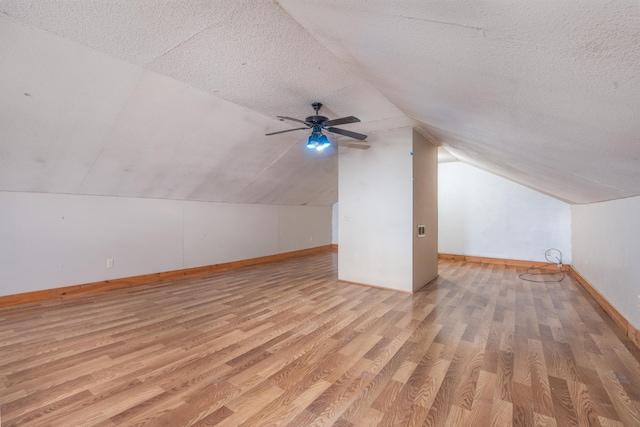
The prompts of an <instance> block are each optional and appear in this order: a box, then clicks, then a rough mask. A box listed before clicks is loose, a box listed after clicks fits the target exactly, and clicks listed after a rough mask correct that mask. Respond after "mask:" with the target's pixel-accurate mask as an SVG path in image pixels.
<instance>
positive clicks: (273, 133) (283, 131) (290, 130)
mask: <svg viewBox="0 0 640 427" xmlns="http://www.w3.org/2000/svg"><path fill="white" fill-rule="evenodd" d="M307 129H309V128H295V129H287V130H281V131H278V132H271V133H265V136H270V135H277V134H279V133H285V132H293V131H294V130H307Z"/></svg>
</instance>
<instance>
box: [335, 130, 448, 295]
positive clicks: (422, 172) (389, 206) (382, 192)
mask: <svg viewBox="0 0 640 427" xmlns="http://www.w3.org/2000/svg"><path fill="white" fill-rule="evenodd" d="M416 135H417V136H416ZM368 141H369V142H370V143H371V148H369V149H368V150H357V149H351V150H348V151H346V152H345V153H344V154H341V155H340V160H339V203H340V210H339V242H340V250H339V251H338V260H339V262H338V277H339V278H340V279H341V280H346V281H350V282H356V283H363V284H367V285H373V286H381V287H385V288H392V289H397V290H402V291H407V292H411V291H413V290H415V289H417V288H418V287H420V286H422V285H424V284H425V283H426V282H428V281H429V280H430V279H432V278H434V277H435V276H436V275H437V250H436V249H435V248H436V247H437V246H436V245H437V230H436V228H437V225H435V224H437V202H436V178H435V177H436V171H437V160H436V154H435V153H436V147H435V146H434V145H432V144H430V143H429V142H427V141H426V140H425V139H424V138H423V137H422V136H421V135H419V134H415V135H414V130H413V129H412V128H411V127H405V128H399V129H392V130H388V131H381V132H377V133H374V134H371V135H369V138H368ZM414 144H415V145H417V147H414ZM416 165H418V166H417V167H416ZM414 172H417V176H416V178H417V184H416V185H415V186H414ZM415 199H417V200H419V202H418V203H415V201H414V200H415ZM414 209H415V211H414ZM414 214H415V216H416V218H415V221H422V220H424V222H425V223H426V224H425V225H429V233H430V234H429V235H428V236H426V237H421V238H420V239H421V240H420V241H421V242H422V241H424V242H425V243H424V244H417V243H416V244H415V247H414V239H415V238H416V234H417V229H416V227H414ZM416 224H417V223H416ZM429 240H432V242H431V244H429ZM431 246H433V248H432V247H431ZM417 266H419V268H418V267H417ZM414 267H415V268H414ZM414 279H415V280H414Z"/></svg>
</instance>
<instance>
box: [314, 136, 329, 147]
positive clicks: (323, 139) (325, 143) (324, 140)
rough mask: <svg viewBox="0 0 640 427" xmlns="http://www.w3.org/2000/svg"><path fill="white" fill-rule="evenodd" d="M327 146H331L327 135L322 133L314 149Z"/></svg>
mask: <svg viewBox="0 0 640 427" xmlns="http://www.w3.org/2000/svg"><path fill="white" fill-rule="evenodd" d="M329 147H331V141H329V138H327V135H324V134H322V135H321V136H320V139H319V141H318V146H317V147H316V150H318V151H322V150H324V149H325V148H329Z"/></svg>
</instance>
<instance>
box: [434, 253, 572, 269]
mask: <svg viewBox="0 0 640 427" xmlns="http://www.w3.org/2000/svg"><path fill="white" fill-rule="evenodd" d="M438 259H447V260H451V261H463V262H473V263H482V264H497V265H510V266H513V267H522V268H540V267H545V266H548V265H549V263H548V262H540V261H525V260H518V259H506V258H489V257H479V256H470V255H454V254H438ZM562 270H563V271H571V265H570V264H562Z"/></svg>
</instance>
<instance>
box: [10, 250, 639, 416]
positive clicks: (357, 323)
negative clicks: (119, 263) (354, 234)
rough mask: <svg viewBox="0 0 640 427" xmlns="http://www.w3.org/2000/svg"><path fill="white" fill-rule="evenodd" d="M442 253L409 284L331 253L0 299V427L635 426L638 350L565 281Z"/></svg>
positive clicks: (573, 284)
mask: <svg viewBox="0 0 640 427" xmlns="http://www.w3.org/2000/svg"><path fill="white" fill-rule="evenodd" d="M521 272H522V271H521V270H519V269H516V268H514V267H506V266H498V265H492V266H487V265H481V264H468V263H462V262H459V261H446V260H443V261H441V262H440V277H439V278H438V279H437V280H436V281H435V282H433V283H431V284H430V285H428V286H427V287H425V288H423V289H422V290H421V291H420V292H418V293H416V294H414V295H407V294H403V293H397V292H393V291H387V290H382V289H375V288H368V287H363V286H357V285H351V284H346V283H340V282H338V281H337V279H336V277H337V256H336V254H335V253H322V254H318V255H313V256H309V257H304V258H298V259H292V260H286V261H279V262H273V263H269V264H264V265H260V266H253V267H245V268H241V269H237V270H233V271H228V272H224V273H217V274H211V275H208V276H203V277H198V278H191V279H185V280H174V281H171V282H167V283H165V284H163V285H155V286H140V287H136V288H129V289H122V290H116V291H109V292H104V293H98V294H91V295H85V296H82V297H77V298H71V299H68V300H59V301H51V302H47V303H41V304H36V305H31V306H24V307H17V308H12V309H5V310H2V311H0V408H1V417H2V418H1V419H2V424H1V425H2V427H7V426H48V425H52V426H64V427H67V426H73V427H75V426H84V425H96V426H142V425H150V426H163V427H166V426H190V425H196V426H207V425H219V426H239V425H242V426H261V425H289V426H296V427H299V426H326V425H335V426H352V425H353V426H356V425H357V426H360V425H363V426H364V425H369V426H374V425H378V426H396V425H401V426H402V425H407V426H409V425H410V426H414V425H415V426H418V425H431V426H490V425H491V426H509V425H522V426H533V425H541V426H574V425H576V426H603V427H606V426H640V363H639V360H640V356H639V354H638V350H637V349H636V348H635V347H633V346H632V344H631V343H630V342H629V341H628V339H626V338H625V336H624V334H623V333H622V332H621V331H619V330H618V329H617V327H616V326H615V325H614V324H613V322H612V321H611V320H610V319H609V318H608V317H607V316H606V314H604V312H603V311H602V310H600V309H599V308H598V306H597V305H596V304H595V302H594V301H593V300H592V299H591V297H590V296H589V295H588V294H587V293H586V292H585V291H584V290H583V289H582V288H581V287H580V286H579V285H578V284H577V283H576V282H575V281H574V280H573V279H572V278H571V277H567V278H566V279H565V280H564V281H563V282H561V283H547V284H544V283H530V282H525V281H522V280H520V279H518V274H519V273H521Z"/></svg>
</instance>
